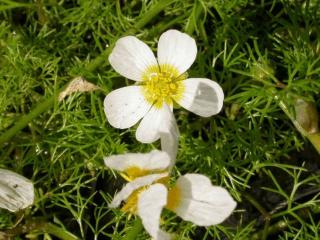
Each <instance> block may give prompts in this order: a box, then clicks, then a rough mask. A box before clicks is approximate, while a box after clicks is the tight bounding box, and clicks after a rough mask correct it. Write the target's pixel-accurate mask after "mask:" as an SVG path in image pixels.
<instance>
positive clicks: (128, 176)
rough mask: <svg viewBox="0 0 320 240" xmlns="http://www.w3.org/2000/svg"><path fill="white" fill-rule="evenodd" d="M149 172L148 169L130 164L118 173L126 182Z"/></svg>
mask: <svg viewBox="0 0 320 240" xmlns="http://www.w3.org/2000/svg"><path fill="white" fill-rule="evenodd" d="M150 173H151V171H150V170H146V169H142V168H140V167H137V166H132V167H129V168H127V169H126V170H124V171H123V172H122V173H120V175H121V176H122V177H123V178H124V179H125V180H127V181H128V182H131V181H133V180H134V179H136V178H138V177H142V176H146V175H148V174H150Z"/></svg>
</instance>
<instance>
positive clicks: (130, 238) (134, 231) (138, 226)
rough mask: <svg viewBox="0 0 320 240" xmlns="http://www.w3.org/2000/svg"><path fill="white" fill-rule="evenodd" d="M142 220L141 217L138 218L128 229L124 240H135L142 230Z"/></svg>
mask: <svg viewBox="0 0 320 240" xmlns="http://www.w3.org/2000/svg"><path fill="white" fill-rule="evenodd" d="M142 227H143V226H142V222H141V220H140V218H137V219H136V220H135V222H134V224H133V226H132V228H131V229H130V230H129V231H128V233H127V235H126V236H125V238H124V240H135V239H137V236H138V234H139V233H140V232H141V230H142Z"/></svg>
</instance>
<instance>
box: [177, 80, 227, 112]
mask: <svg viewBox="0 0 320 240" xmlns="http://www.w3.org/2000/svg"><path fill="white" fill-rule="evenodd" d="M184 84H185V92H184V93H183V96H182V98H181V99H179V100H178V101H177V102H178V103H179V104H180V105H181V106H182V107H184V108H186V109H187V110H189V111H191V112H193V113H195V114H198V115H200V116H202V117H210V116H212V115H215V114H217V113H219V112H220V110H221V109H222V106H223V99H224V94H223V91H222V88H221V87H220V85H219V84H218V83H216V82H214V81H212V80H210V79H206V78H188V79H186V80H185V81H184Z"/></svg>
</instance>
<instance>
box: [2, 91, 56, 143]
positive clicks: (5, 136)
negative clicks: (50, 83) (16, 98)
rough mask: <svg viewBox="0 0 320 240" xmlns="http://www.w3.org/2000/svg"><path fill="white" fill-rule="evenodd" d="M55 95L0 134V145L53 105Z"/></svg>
mask: <svg viewBox="0 0 320 240" xmlns="http://www.w3.org/2000/svg"><path fill="white" fill-rule="evenodd" d="M54 100H55V95H53V96H51V97H49V98H48V99H46V100H45V101H43V102H42V103H40V104H39V105H37V106H36V107H35V108H34V109H33V110H32V111H31V112H30V113H29V114H27V115H25V116H23V117H21V118H20V119H19V120H18V121H17V122H16V124H15V125H13V126H12V127H11V128H9V129H8V130H7V131H6V132H5V133H3V134H2V135H1V136H0V147H1V146H2V145H3V144H4V143H5V142H7V141H9V140H10V139H11V138H12V137H13V136H14V135H16V134H17V133H18V132H19V131H20V130H21V129H23V128H24V127H26V126H27V125H28V124H29V123H30V122H31V121H32V120H33V119H34V118H36V117H37V116H39V115H40V114H41V113H43V112H44V111H46V110H47V109H49V108H50V107H52V106H53V104H54Z"/></svg>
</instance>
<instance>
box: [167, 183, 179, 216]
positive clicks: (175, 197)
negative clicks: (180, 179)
mask: <svg viewBox="0 0 320 240" xmlns="http://www.w3.org/2000/svg"><path fill="white" fill-rule="evenodd" d="M180 200H181V190H180V189H179V187H178V186H174V187H173V188H171V189H170V190H169V192H168V198H167V205H166V208H167V209H169V210H171V211H174V210H175V209H176V208H177V207H178V206H179V203H180Z"/></svg>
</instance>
